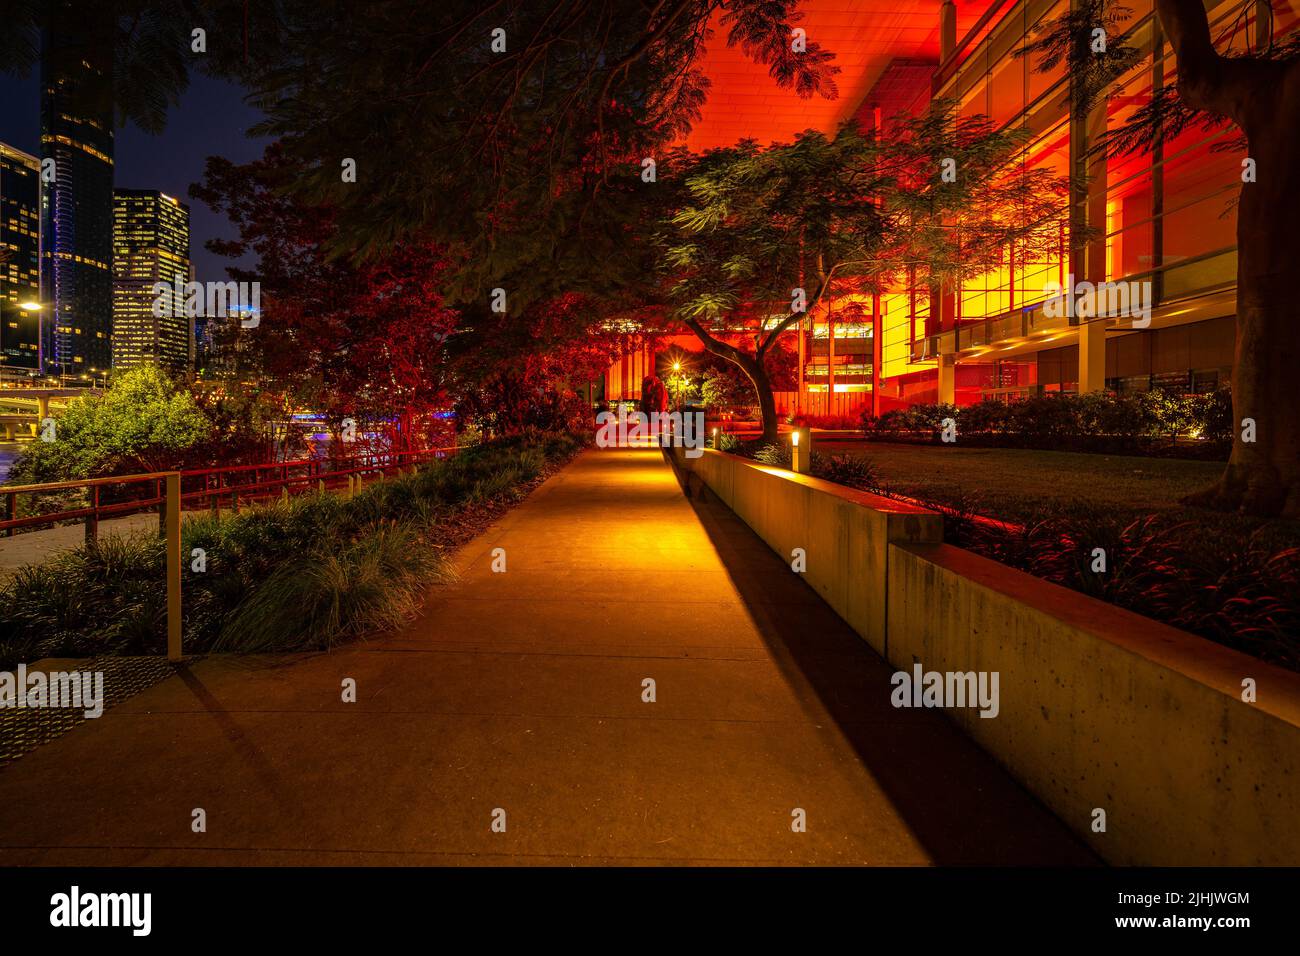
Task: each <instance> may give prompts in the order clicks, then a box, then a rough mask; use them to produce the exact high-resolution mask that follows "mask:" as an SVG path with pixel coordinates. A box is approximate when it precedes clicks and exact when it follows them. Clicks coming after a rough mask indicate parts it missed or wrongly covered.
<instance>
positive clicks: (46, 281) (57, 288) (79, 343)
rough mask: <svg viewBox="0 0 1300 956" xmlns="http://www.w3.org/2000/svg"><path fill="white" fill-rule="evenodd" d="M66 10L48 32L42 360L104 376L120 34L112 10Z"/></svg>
mask: <svg viewBox="0 0 1300 956" xmlns="http://www.w3.org/2000/svg"><path fill="white" fill-rule="evenodd" d="M104 7H105V10H102V11H96V10H94V9H90V8H86V7H85V6H84V5H81V4H77V5H75V7H74V5H71V4H61V5H60V9H59V10H58V11H56V12H55V14H54V15H53V17H52V21H51V22H52V26H51V27H50V29H47V30H46V31H44V36H43V41H42V54H41V154H42V157H43V158H45V157H48V158H51V159H53V160H54V180H53V182H50V183H49V184H47V186H46V189H45V196H44V202H43V214H42V231H43V247H42V251H41V255H42V256H43V258H44V269H43V270H42V295H41V299H42V301H43V302H44V303H45V308H46V310H47V311H46V321H45V337H46V341H45V363H46V370H47V371H51V372H56V373H57V372H76V373H78V374H81V373H91V374H94V373H95V372H102V371H104V370H106V369H107V368H108V366H109V362H110V360H111V349H110V338H109V337H110V335H111V334H112V323H113V271H112V255H113V106H112V102H113V101H112V93H113V54H112V44H111V42H106V38H110V37H112V36H113V29H112V27H113V22H112V19H111V18H112V11H111V6H110V5H107V4H106V5H104Z"/></svg>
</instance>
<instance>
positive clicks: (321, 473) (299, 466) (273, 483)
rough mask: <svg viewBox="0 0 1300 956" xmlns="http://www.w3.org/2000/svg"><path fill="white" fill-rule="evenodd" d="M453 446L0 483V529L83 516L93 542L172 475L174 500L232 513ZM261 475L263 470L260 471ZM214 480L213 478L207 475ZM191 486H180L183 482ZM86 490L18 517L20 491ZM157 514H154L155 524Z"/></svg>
mask: <svg viewBox="0 0 1300 956" xmlns="http://www.w3.org/2000/svg"><path fill="white" fill-rule="evenodd" d="M457 450H458V449H457V448H456V446H450V445H449V446H440V447H436V448H419V449H410V450H405V451H374V452H366V453H363V454H360V455H353V456H349V457H347V458H300V459H295V460H292V461H271V462H257V463H253V464H246V465H222V466H218V467H215V468H191V469H187V470H184V471H155V472H143V473H139V474H133V475H108V476H104V477H100V478H81V479H74V480H71V481H51V482H42V483H39V484H27V485H0V496H3V497H4V498H5V503H6V508H5V511H4V513H3V515H0V532H2V533H3V534H4V535H5V536H7V537H12V536H13V534H14V531H15V529H19V528H28V527H33V526H37V525H47V524H57V523H59V522H62V521H72V520H79V519H84V520H85V526H86V540H87V541H93V540H96V538H97V537H98V533H99V521H100V520H101V518H105V517H109V516H114V515H125V514H129V513H133V512H139V511H146V510H149V509H151V508H153V507H154V506H160V505H162V504H163V503H164V493H163V483H164V482H165V481H166V480H167V479H168V478H169V477H170V476H172V475H176V476H178V480H179V482H180V486H181V487H180V491H179V494H180V499H179V500H180V503H181V505H182V506H184V505H185V504H187V503H192V502H196V501H202V502H206V503H207V504H208V506H209V507H211V508H213V509H214V510H215V511H217V513H218V514H219V513H220V511H221V505H222V499H223V498H226V497H229V500H230V502H231V505H232V506H233V508H234V510H235V511H238V510H239V506H240V503H241V500H242V501H255V500H259V499H262V498H265V497H267V496H269V495H270V494H273V493H274V492H275V491H277V490H279V491H281V492H282V493H289V490H290V489H298V488H300V487H301V486H303V485H310V484H315V485H316V486H318V487H327V486H329V485H331V484H334V483H336V482H338V481H339V480H340V479H344V478H346V479H347V481H348V484H349V486H351V483H352V479H353V476H361V475H366V474H373V473H375V472H378V473H380V474H381V475H382V474H387V473H389V472H391V471H393V470H400V469H402V468H405V467H409V466H411V465H413V464H415V463H417V462H420V461H424V460H428V459H429V458H445V457H447V456H448V455H450V454H454V453H455V452H456V451H457ZM264 472H265V473H267V474H263V473H264ZM237 475H239V476H242V475H251V477H252V480H251V481H235V480H230V481H225V480H223V479H225V478H226V477H227V476H229V478H231V479H233V478H235V476H237ZM199 478H201V479H202V487H201V488H194V487H193V485H194V484H195V483H196V482H195V479H199ZM214 478H215V482H214V481H213V479H214ZM150 481H153V482H156V483H157V490H156V491H155V492H154V493H153V494H152V495H149V494H148V493H147V492H146V494H145V496H143V497H136V498H130V499H128V500H125V501H110V502H108V503H104V504H101V503H100V498H99V489H100V488H102V487H104V486H106V485H129V484H143V483H147V482H150ZM187 483H188V484H190V485H191V490H188V491H187V490H185V484H187ZM82 488H85V489H89V490H91V491H92V494H91V502H90V504H89V506H81V507H76V508H68V509H65V510H62V511H56V512H50V513H48V514H39V515H26V516H24V517H21V518H20V517H18V514H17V500H18V496H19V495H22V494H41V493H43V492H53V491H64V490H70V489H82ZM161 520H162V516H161V514H160V522H161Z"/></svg>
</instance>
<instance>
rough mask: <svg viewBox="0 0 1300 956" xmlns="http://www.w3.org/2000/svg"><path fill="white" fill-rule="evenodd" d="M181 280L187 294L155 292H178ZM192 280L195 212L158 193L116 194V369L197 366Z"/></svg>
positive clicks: (128, 191) (120, 191)
mask: <svg viewBox="0 0 1300 956" xmlns="http://www.w3.org/2000/svg"><path fill="white" fill-rule="evenodd" d="M178 277H179V286H180V287H181V290H182V291H181V292H175V291H162V290H160V289H155V285H156V284H158V283H162V284H163V285H165V286H167V288H168V289H169V290H175V289H177V285H178V282H177V279H178ZM190 279H191V272H190V210H189V207H188V206H186V205H185V204H184V203H183V202H180V201H178V200H176V199H173V198H172V197H171V196H168V195H167V194H166V193H161V192H158V191H157V190H153V189H117V190H114V192H113V368H115V369H120V368H130V367H131V366H133V365H139V364H141V363H146V362H147V363H152V364H156V365H164V366H170V367H173V368H181V367H188V366H189V365H190V364H191V363H192V362H193V359H194V352H193V349H194V342H193V328H194V323H193V320H192V319H191V318H189V317H188V316H187V315H186V313H185V308H184V304H185V303H184V296H183V288H184V285H185V283H187V282H189V281H190ZM156 302H157V303H158V304H159V308H157V309H155V308H154V305H155V303H156ZM155 313H159V314H155Z"/></svg>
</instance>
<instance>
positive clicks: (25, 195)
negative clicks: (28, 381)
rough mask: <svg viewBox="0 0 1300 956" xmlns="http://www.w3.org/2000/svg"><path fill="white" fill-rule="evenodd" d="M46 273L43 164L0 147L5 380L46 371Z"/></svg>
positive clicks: (0, 368)
mask: <svg viewBox="0 0 1300 956" xmlns="http://www.w3.org/2000/svg"><path fill="white" fill-rule="evenodd" d="M40 268H41V164H40V160H38V159H37V158H36V157H35V156H31V155H29V154H27V153H24V152H23V151H22V150H18V149H14V148H13V147H11V146H6V145H5V144H4V143H0V375H2V376H4V377H11V376H13V375H15V374H17V375H23V376H25V375H27V374H28V373H33V372H36V371H37V370H38V369H39V367H40V344H41V343H40V330H41V310H40V308H39V306H40V297H41V279H40ZM33 306H35V308H33Z"/></svg>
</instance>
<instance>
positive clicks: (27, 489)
mask: <svg viewBox="0 0 1300 956" xmlns="http://www.w3.org/2000/svg"><path fill="white" fill-rule="evenodd" d="M175 474H184V472H175V471H148V472H144V473H142V474H138V475H119V476H112V477H108V478H80V479H77V480H76V481H44V482H41V483H40V484H36V485H0V492H4V493H5V494H11V495H21V494H29V493H33V492H40V491H59V490H61V489H63V488H88V487H90V486H91V485H125V484H130V483H131V482H136V481H157V480H159V479H161V478H166V477H167V476H168V475H175Z"/></svg>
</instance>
